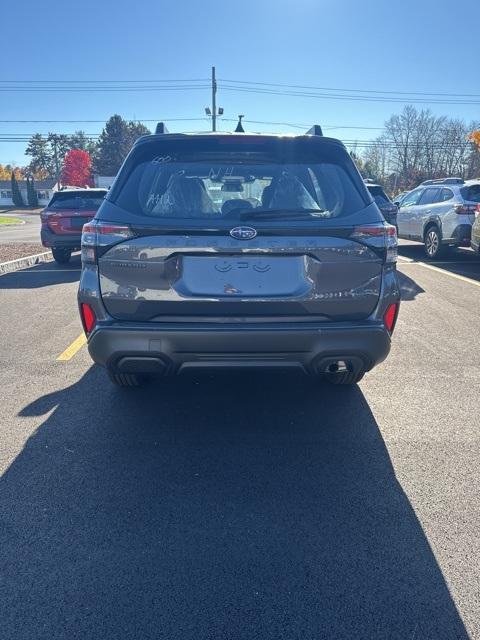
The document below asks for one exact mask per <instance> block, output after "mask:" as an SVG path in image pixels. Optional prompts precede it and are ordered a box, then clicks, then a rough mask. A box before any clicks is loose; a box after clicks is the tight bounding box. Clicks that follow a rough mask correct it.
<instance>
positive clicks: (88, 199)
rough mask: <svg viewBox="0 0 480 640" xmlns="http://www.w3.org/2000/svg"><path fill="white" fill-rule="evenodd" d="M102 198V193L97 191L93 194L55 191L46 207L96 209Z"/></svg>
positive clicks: (55, 208) (80, 209)
mask: <svg viewBox="0 0 480 640" xmlns="http://www.w3.org/2000/svg"><path fill="white" fill-rule="evenodd" d="M105 193H106V192H105ZM103 198H104V194H99V193H98V192H97V193H94V194H92V193H82V192H79V193H75V194H72V193H57V194H56V195H55V196H54V198H53V200H52V202H51V203H50V204H49V205H48V208H49V209H53V210H64V209H68V210H70V209H75V210H76V211H77V210H78V211H96V210H97V209H98V207H99V206H100V205H101V204H102V202H103Z"/></svg>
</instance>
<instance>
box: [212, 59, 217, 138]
mask: <svg viewBox="0 0 480 640" xmlns="http://www.w3.org/2000/svg"><path fill="white" fill-rule="evenodd" d="M216 130H217V80H216V78H215V67H212V131H216Z"/></svg>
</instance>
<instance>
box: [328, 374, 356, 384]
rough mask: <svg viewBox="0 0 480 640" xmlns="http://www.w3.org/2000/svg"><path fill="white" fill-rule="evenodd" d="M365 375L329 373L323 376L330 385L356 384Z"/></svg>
mask: <svg viewBox="0 0 480 640" xmlns="http://www.w3.org/2000/svg"><path fill="white" fill-rule="evenodd" d="M364 375H365V372H364V371H358V372H356V373H355V372H354V371H344V372H342V373H329V374H327V375H326V376H325V378H326V380H327V381H328V382H330V384H357V382H360V380H361V379H362V378H363V376H364Z"/></svg>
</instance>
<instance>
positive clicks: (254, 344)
mask: <svg viewBox="0 0 480 640" xmlns="http://www.w3.org/2000/svg"><path fill="white" fill-rule="evenodd" d="M314 130H315V131H316V132H317V133H318V131H319V127H316V128H315V129H314ZM396 251H397V241H396V230H395V227H393V226H391V225H389V224H387V223H386V222H385V220H384V218H383V217H382V214H381V213H380V211H379V209H378V207H377V205H376V204H375V203H374V202H372V200H371V198H370V196H369V194H368V192H367V190H366V187H365V184H364V182H363V180H362V178H361V177H360V175H359V173H358V171H357V169H356V167H355V165H354V164H353V162H352V160H351V158H350V156H349V154H348V152H347V151H346V149H345V147H344V146H343V145H342V143H341V142H339V141H338V140H335V139H330V138H325V137H323V136H321V135H300V136H295V137H293V136H275V135H260V134H255V135H251V134H247V133H238V134H226V133H218V134H195V135H188V134H166V133H165V134H158V135H151V136H145V137H143V138H140V139H139V140H138V141H137V143H136V144H135V145H134V147H133V149H132V150H131V152H130V154H129V155H128V157H127V159H126V161H125V163H124V165H123V167H122V169H121V170H120V173H119V175H118V176H117V179H116V181H115V183H114V185H113V187H112V189H111V190H110V191H109V193H108V195H107V197H106V200H105V202H104V203H103V204H102V206H101V207H100V209H99V211H98V213H97V215H96V217H95V219H94V220H93V221H92V222H91V223H89V224H87V225H85V227H84V229H83V236H82V262H83V269H82V276H81V281H80V288H79V305H80V313H81V317H82V322H83V326H84V329H85V332H86V334H87V337H88V349H89V352H90V354H91V356H92V358H93V360H94V361H95V362H97V363H99V364H100V365H103V366H104V367H106V368H107V370H108V372H109V374H110V377H111V378H112V380H113V381H114V382H115V383H117V384H119V385H122V386H136V385H138V384H140V383H141V382H142V381H143V380H145V379H147V378H148V377H153V376H155V377H159V376H166V375H171V374H176V373H181V372H183V371H185V370H188V369H199V368H226V369H230V368H250V367H254V368H255V367H256V368H260V367H261V368H296V369H300V370H302V371H304V372H306V373H309V374H311V375H315V376H321V377H324V378H326V379H327V380H330V381H331V382H333V383H337V384H351V383H355V382H357V381H359V380H360V379H361V378H362V376H363V375H364V373H365V372H366V371H368V370H370V369H372V367H374V366H375V365H376V364H378V363H380V362H381V361H382V360H384V358H385V357H386V356H387V354H388V352H389V350H390V341H391V334H392V331H393V328H394V325H395V321H396V318H397V314H398V308H399V300H400V293H399V286H398V281H397V274H396Z"/></svg>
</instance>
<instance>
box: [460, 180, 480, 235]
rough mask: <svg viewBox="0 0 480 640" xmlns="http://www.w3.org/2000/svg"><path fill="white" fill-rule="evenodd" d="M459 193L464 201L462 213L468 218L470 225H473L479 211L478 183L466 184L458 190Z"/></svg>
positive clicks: (479, 194)
mask: <svg viewBox="0 0 480 640" xmlns="http://www.w3.org/2000/svg"><path fill="white" fill-rule="evenodd" d="M460 193H461V194H462V198H463V199H464V203H463V211H462V213H465V214H466V215H467V216H468V220H469V222H470V224H472V225H473V223H474V222H475V217H476V215H478V213H479V211H480V182H475V183H472V184H467V185H466V186H465V187H462V188H461V189H460Z"/></svg>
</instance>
